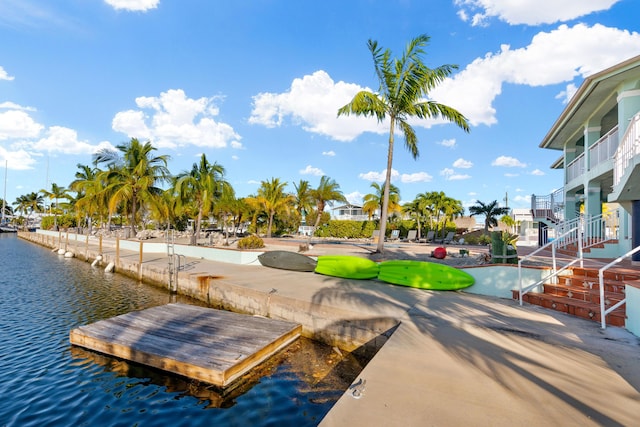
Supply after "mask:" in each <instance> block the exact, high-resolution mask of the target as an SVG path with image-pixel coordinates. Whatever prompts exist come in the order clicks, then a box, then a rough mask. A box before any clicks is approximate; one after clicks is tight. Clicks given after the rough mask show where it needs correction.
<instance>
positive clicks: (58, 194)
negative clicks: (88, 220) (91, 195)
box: [40, 182, 72, 229]
mask: <svg viewBox="0 0 640 427" xmlns="http://www.w3.org/2000/svg"><path fill="white" fill-rule="evenodd" d="M40 193H42V195H43V196H44V197H48V198H49V200H55V209H53V225H54V227H56V229H57V228H58V212H59V211H60V204H59V200H60V199H67V200H71V199H72V197H71V195H70V194H69V190H68V189H67V188H65V187H61V186H59V185H58V184H56V183H55V182H54V183H52V184H51V191H49V190H46V189H42V190H40Z"/></svg>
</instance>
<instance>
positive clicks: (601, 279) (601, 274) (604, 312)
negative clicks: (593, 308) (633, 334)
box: [520, 246, 640, 329]
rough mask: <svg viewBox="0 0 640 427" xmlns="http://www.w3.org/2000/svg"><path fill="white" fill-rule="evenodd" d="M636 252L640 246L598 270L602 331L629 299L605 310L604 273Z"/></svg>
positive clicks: (639, 249) (624, 299)
mask: <svg viewBox="0 0 640 427" xmlns="http://www.w3.org/2000/svg"><path fill="white" fill-rule="evenodd" d="M636 252H640V246H637V247H636V248H635V249H632V250H630V251H629V252H627V253H626V254H624V255H622V256H621V257H618V258H616V259H614V260H613V261H611V262H610V263H609V264H607V265H605V266H604V267H602V268H601V269H600V270H598V281H599V283H598V284H599V286H600V325H601V326H602V329H605V328H606V327H607V314H609V313H611V312H612V311H613V310H615V309H616V308H618V307H620V306H622V305H623V304H626V303H627V298H626V297H625V298H623V299H622V300H621V301H620V302H618V303H617V304H614V305H612V306H611V307H609V308H607V309H605V300H604V272H605V271H607V270H608V269H610V268H611V267H613V266H614V265H616V264H618V263H620V262H621V261H622V260H624V259H626V258H628V257H630V256H632V255H633V254H635V253H636ZM520 304H521V305H522V303H520Z"/></svg>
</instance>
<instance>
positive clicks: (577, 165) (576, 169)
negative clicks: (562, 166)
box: [566, 153, 585, 183]
mask: <svg viewBox="0 0 640 427" xmlns="http://www.w3.org/2000/svg"><path fill="white" fill-rule="evenodd" d="M584 157H585V156H584V153H582V154H580V155H579V156H578V157H576V158H575V159H573V160H572V161H571V163H569V164H568V165H567V180H566V182H567V183H569V182H571V181H573V180H574V179H576V178H578V177H580V176H582V175H583V174H584Z"/></svg>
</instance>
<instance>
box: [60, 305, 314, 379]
mask: <svg viewBox="0 0 640 427" xmlns="http://www.w3.org/2000/svg"><path fill="white" fill-rule="evenodd" d="M301 330H302V327H301V326H300V325H298V324H295V323H291V322H285V321H281V320H274V319H267V318H264V317H255V316H249V315H243V314H237V313H232V312H228V311H221V310H214V309H211V308H204V307H197V306H192V305H188V304H168V305H163V306H159V307H153V308H149V309H146V310H141V311H134V312H131V313H127V314H123V315H121V316H117V317H113V318H111V319H106V320H102V321H99V322H96V323H92V324H89V325H85V326H80V327H78V328H76V329H73V330H72V331H71V333H70V336H69V339H70V341H71V344H74V345H77V346H81V347H84V348H87V349H90V350H94V351H98V352H101V353H105V354H108V355H111V356H116V357H119V358H122V359H126V360H130V361H133V362H137V363H141V364H143V365H148V366H152V367H154V368H158V369H162V370H164V371H168V372H172V373H175V374H179V375H183V376H186V377H189V378H193V379H196V380H199V381H203V382H206V383H210V384H214V385H217V386H220V387H227V386H229V385H230V384H231V383H233V382H234V381H235V380H236V379H238V378H239V377H241V376H242V375H244V374H245V373H247V372H248V371H250V370H251V369H252V368H253V367H255V366H257V365H258V364H260V363H261V362H263V361H265V360H266V359H268V358H269V357H271V356H272V355H274V354H275V353H277V352H278V351H279V350H281V349H283V348H285V347H286V346H288V345H289V344H291V343H292V342H293V341H295V340H296V339H297V338H298V337H299V336H300V332H301Z"/></svg>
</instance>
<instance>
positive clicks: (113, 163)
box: [95, 138, 170, 236]
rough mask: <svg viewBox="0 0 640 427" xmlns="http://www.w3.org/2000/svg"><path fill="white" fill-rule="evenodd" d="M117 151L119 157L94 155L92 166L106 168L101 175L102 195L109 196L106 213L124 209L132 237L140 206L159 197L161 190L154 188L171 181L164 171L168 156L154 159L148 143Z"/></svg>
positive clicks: (134, 141)
mask: <svg viewBox="0 0 640 427" xmlns="http://www.w3.org/2000/svg"><path fill="white" fill-rule="evenodd" d="M116 148H117V149H118V150H119V151H120V153H121V154H120V153H118V152H115V151H111V150H102V151H100V152H98V153H97V154H95V163H96V164H100V163H105V164H107V165H108V166H109V169H108V170H106V171H104V172H103V173H101V174H102V175H104V179H106V181H107V186H106V187H105V189H104V191H105V192H106V193H108V195H109V212H110V213H113V212H115V211H116V210H117V208H118V207H119V206H122V207H124V212H125V215H126V214H129V215H130V217H129V218H130V219H129V224H130V226H131V232H132V234H133V235H134V236H135V235H136V224H137V214H138V210H139V209H140V205H141V204H143V203H146V202H150V200H151V199H152V198H153V197H159V196H160V195H161V194H162V189H161V188H159V187H157V186H156V184H158V183H160V182H162V181H168V180H169V178H170V174H169V170H168V169H167V161H168V160H169V156H167V155H160V156H154V155H153V152H154V151H155V150H156V148H155V147H153V145H151V142H149V141H147V142H146V143H144V144H142V143H141V142H140V141H138V140H137V139H136V138H131V140H130V141H129V142H127V143H124V144H120V145H117V146H116Z"/></svg>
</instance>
